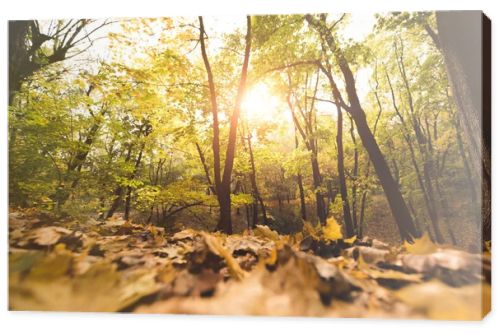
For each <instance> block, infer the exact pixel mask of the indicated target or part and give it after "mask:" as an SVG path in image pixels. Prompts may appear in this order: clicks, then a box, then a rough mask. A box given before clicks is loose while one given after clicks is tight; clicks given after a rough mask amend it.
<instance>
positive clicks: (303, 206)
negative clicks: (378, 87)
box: [295, 128, 307, 220]
mask: <svg viewBox="0 0 500 334" xmlns="http://www.w3.org/2000/svg"><path fill="white" fill-rule="evenodd" d="M296 132H297V129H296V128H295V149H298V148H299V140H298V139H297V133H296ZM297 183H298V186H299V197H300V215H301V217H302V219H303V220H307V213H306V197H305V194H304V185H303V183H302V173H300V172H298V173H297Z"/></svg>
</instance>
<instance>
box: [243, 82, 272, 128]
mask: <svg viewBox="0 0 500 334" xmlns="http://www.w3.org/2000/svg"><path fill="white" fill-rule="evenodd" d="M279 105H280V101H279V99H278V97H277V96H275V95H274V94H273V93H272V91H271V90H270V89H269V86H268V85H266V84H265V83H262V82H261V83H257V84H255V85H253V86H252V87H250V89H249V90H248V91H247V92H246V94H245V96H244V98H243V102H242V104H241V109H242V111H243V113H244V114H245V116H246V117H247V118H249V119H252V120H255V121H266V120H272V119H273V118H274V117H275V116H276V112H277V111H278V109H279Z"/></svg>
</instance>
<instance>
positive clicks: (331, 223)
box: [322, 217, 343, 241]
mask: <svg viewBox="0 0 500 334" xmlns="http://www.w3.org/2000/svg"><path fill="white" fill-rule="evenodd" d="M322 231H323V237H324V238H325V239H327V240H331V241H335V240H339V239H342V238H343V235H342V226H340V224H339V223H337V221H336V220H335V218H333V217H330V218H328V219H327V220H326V225H325V226H324V227H323V229H322Z"/></svg>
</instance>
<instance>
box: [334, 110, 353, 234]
mask: <svg viewBox="0 0 500 334" xmlns="http://www.w3.org/2000/svg"><path fill="white" fill-rule="evenodd" d="M342 133H343V121H342V110H341V109H340V105H337V151H338V156H337V167H338V173H339V187H340V196H341V198H342V209H343V214H344V226H345V231H346V235H347V237H348V238H350V237H352V236H353V235H354V234H355V230H354V226H353V222H352V218H351V209H350V208H349V198H348V197H347V185H346V180H345V170H344V144H343V139H342Z"/></svg>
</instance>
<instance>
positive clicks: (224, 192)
mask: <svg viewBox="0 0 500 334" xmlns="http://www.w3.org/2000/svg"><path fill="white" fill-rule="evenodd" d="M198 19H199V23H200V37H199V41H200V46H201V53H202V58H203V62H204V65H205V69H206V71H207V80H208V86H209V92H210V103H211V107H212V117H213V132H214V137H213V141H212V148H213V153H214V178H215V190H216V193H217V200H218V202H219V206H220V217H219V222H218V224H217V227H216V229H217V230H219V231H222V232H224V233H227V234H231V233H232V232H233V227H232V221H231V176H232V172H233V164H234V157H235V150H236V134H237V130H238V120H239V117H240V111H241V103H242V100H243V96H244V94H245V89H246V81H247V75H248V65H249V62H250V50H251V41H252V20H251V17H250V16H247V32H246V36H245V55H244V59H243V66H242V69H241V75H240V83H239V85H238V91H237V93H236V102H235V108H234V110H233V113H232V115H231V119H230V126H229V138H228V144H227V149H226V158H225V164H224V172H223V175H222V177H221V170H220V143H219V120H218V106H217V93H216V91H215V84H214V79H213V74H212V69H211V66H210V62H209V60H208V55H207V52H206V46H205V27H204V24H203V18H202V17H201V16H199V17H198Z"/></svg>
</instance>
